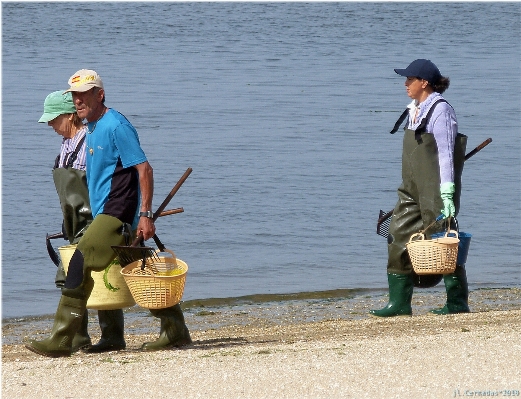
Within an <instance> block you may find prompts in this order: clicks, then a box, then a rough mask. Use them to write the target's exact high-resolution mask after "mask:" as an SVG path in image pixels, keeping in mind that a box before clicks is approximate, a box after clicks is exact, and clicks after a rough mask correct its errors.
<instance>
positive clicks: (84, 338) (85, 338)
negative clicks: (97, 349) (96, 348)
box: [72, 310, 92, 352]
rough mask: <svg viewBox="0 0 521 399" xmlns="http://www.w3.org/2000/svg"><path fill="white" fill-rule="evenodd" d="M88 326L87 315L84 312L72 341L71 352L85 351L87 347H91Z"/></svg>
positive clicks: (86, 312)
mask: <svg viewBox="0 0 521 399" xmlns="http://www.w3.org/2000/svg"><path fill="white" fill-rule="evenodd" d="M88 324H89V313H88V311H87V310H85V313H84V314H83V319H81V325H80V329H79V330H78V332H77V333H76V334H75V335H74V338H73V339H72V352H77V351H79V350H80V349H86V348H88V347H89V346H91V344H92V342H91V340H90V336H89V331H88V330H87V326H88Z"/></svg>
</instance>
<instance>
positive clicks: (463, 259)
mask: <svg viewBox="0 0 521 399" xmlns="http://www.w3.org/2000/svg"><path fill="white" fill-rule="evenodd" d="M451 236H452V237H455V235H454V233H449V237H451ZM431 237H432V238H433V239H435V238H441V237H445V232H441V233H435V234H433V235H432V236H431ZM458 237H459V244H458V258H457V259H456V264H457V265H464V264H465V263H467V255H468V253H469V247H470V239H471V238H472V234H470V233H464V232H463V231H460V232H458Z"/></svg>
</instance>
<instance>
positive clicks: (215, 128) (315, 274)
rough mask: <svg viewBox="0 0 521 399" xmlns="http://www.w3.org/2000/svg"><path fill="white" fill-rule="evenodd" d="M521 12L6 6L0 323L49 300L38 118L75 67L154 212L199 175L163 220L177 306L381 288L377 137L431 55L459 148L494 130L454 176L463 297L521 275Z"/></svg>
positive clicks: (389, 201)
mask: <svg viewBox="0 0 521 399" xmlns="http://www.w3.org/2000/svg"><path fill="white" fill-rule="evenodd" d="M520 9H521V5H519V4H518V3H510V4H509V3H459V4H458V3H456V4H454V3H435V4H431V3H422V4H421V6H419V5H417V4H412V3H411V4H408V3H340V4H334V3H312V4H304V3H288V4H284V3H261V4H255V3H211V4H206V3H147V4H145V3H3V4H2V39H3V43H2V44H3V46H2V62H3V70H2V84H3V86H2V107H3V114H2V150H3V151H2V216H3V218H2V301H3V302H2V305H3V317H13V316H25V315H42V314H49V313H53V312H54V311H55V309H56V304H57V300H58V296H59V291H58V290H57V289H56V288H55V287H54V274H55V270H56V269H55V266H54V265H53V264H52V262H51V261H50V259H49V258H48V255H47V252H46V249H45V234H46V233H55V232H58V231H59V230H60V225H61V213H60V209H59V204H58V199H57V195H56V192H55V189H54V186H53V183H52V177H51V167H52V163H53V160H54V157H55V156H56V153H57V151H58V148H59V145H60V138H59V137H58V136H57V135H56V134H55V133H54V131H53V130H52V129H51V128H49V127H47V126H45V125H43V124H38V123H37V120H38V118H39V117H40V115H41V112H42V105H43V100H44V99H45V96H46V95H47V94H48V93H49V92H51V91H54V90H58V89H62V88H66V87H67V79H68V78H69V76H70V75H71V74H72V73H74V72H75V71H76V70H78V69H81V68H92V69H95V70H96V71H97V72H99V73H100V75H101V76H102V78H103V81H104V83H105V88H106V92H107V105H108V106H110V107H113V108H115V109H117V110H119V111H120V112H122V113H123V114H125V115H126V116H127V117H128V118H129V119H130V121H131V122H132V123H133V124H134V125H135V126H136V128H137V129H138V132H139V133H140V137H141V142H142V145H143V147H144V149H145V152H146V153H147V156H148V158H149V160H150V162H151V164H152V166H153V167H154V173H155V201H154V207H157V206H159V204H160V203H161V202H162V200H163V199H164V197H165V196H166V195H167V194H168V192H169V191H170V190H171V188H172V187H173V185H174V184H175V183H176V181H177V180H178V179H179V178H180V177H181V175H182V174H183V172H184V171H185V170H186V169H187V168H188V167H192V168H193V172H192V175H191V176H190V177H189V179H188V180H187V181H186V183H185V184H184V185H183V187H182V188H181V190H180V191H179V192H178V194H177V195H176V196H175V197H174V199H173V201H172V202H171V203H170V206H169V207H171V208H174V207H183V208H184V210H185V212H184V213H182V214H178V215H173V216H169V217H167V218H162V219H160V220H159V221H158V222H157V233H158V235H159V237H160V238H161V239H162V241H163V242H164V243H165V244H166V245H167V247H169V248H171V249H173V250H174V251H175V252H176V254H177V256H178V257H179V258H181V259H183V260H185V261H186V262H187V263H188V265H189V267H190V271H189V277H188V281H187V286H186V290H185V297H184V298H185V299H187V300H188V299H197V298H212V297H235V296H242V295H251V294H277V293H293V292H303V291H321V290H335V289H351V288H362V289H367V288H369V289H382V288H386V276H385V267H386V242H385V239H384V238H382V237H380V236H377V235H376V234H375V225H376V219H377V217H378V211H379V210H380V209H383V210H385V211H387V210H390V209H392V207H393V206H394V203H395V201H396V194H395V190H396V188H397V187H398V185H399V183H400V156H401V153H400V152H401V135H400V134H396V135H394V136H392V135H390V134H388V131H389V130H390V129H391V127H392V125H393V124H394V122H395V120H396V118H397V117H398V116H399V114H400V112H401V111H402V110H403V109H404V107H405V105H406V104H407V103H408V102H409V99H408V98H407V96H406V94H405V90H404V86H403V79H402V78H401V77H399V76H398V75H396V74H395V73H394V72H393V68H397V67H405V66H406V65H407V64H408V63H409V62H410V61H412V60H413V59H415V58H430V59H432V60H433V61H434V62H435V63H436V64H437V65H438V66H439V67H440V69H441V71H442V73H443V74H444V75H447V76H449V77H450V78H451V82H452V85H451V88H450V89H449V90H448V91H447V93H446V98H447V100H448V101H449V102H450V103H451V104H452V105H453V106H454V107H455V109H456V112H457V116H458V121H459V125H460V131H461V132H462V133H465V134H467V135H468V136H469V147H468V151H469V150H470V149H472V148H474V147H475V146H477V145H478V144H479V143H481V142H482V141H483V140H485V139H486V138H488V137H492V138H493V140H494V141H493V143H492V144H491V145H490V146H489V147H487V148H486V149H485V150H483V151H482V152H480V153H479V154H478V155H476V156H475V157H474V158H472V159H471V160H469V161H468V164H467V165H466V166H465V172H464V176H463V179H464V192H463V197H462V207H463V208H462V211H461V214H460V217H459V221H460V226H461V228H462V230H463V231H466V232H470V233H472V234H473V238H472V244H471V248H470V253H469V257H468V263H467V268H468V274H469V280H470V284H471V288H476V287H487V286H519V285H520V283H521V278H520V274H521V270H520V269H521V268H520V263H521V256H520V255H521V253H520V243H521V229H520V226H521V225H520V217H521V209H520V202H521V201H520V172H521V167H520V124H521V121H520V111H521V104H520V89H521V82H520V76H521V73H520V72H521V71H520V61H521V56H520V44H519V43H520V36H521V35H520ZM425 16H428V18H427V19H426V17H425ZM462 16H464V18H462ZM57 241H61V242H57ZM54 243H55V244H56V246H58V245H63V244H65V242H64V241H62V240H55V241H54ZM438 288H439V289H440V292H441V291H442V290H443V287H442V286H439V287H438Z"/></svg>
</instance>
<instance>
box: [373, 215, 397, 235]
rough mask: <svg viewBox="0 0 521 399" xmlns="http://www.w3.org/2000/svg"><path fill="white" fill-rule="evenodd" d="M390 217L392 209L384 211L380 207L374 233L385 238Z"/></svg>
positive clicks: (391, 216)
mask: <svg viewBox="0 0 521 399" xmlns="http://www.w3.org/2000/svg"><path fill="white" fill-rule="evenodd" d="M392 218H393V211H389V212H387V213H386V212H384V211H382V210H381V209H380V214H379V215H378V222H377V223H376V234H378V235H379V236H382V237H385V238H387V236H388V235H389V225H390V224H391V219H392Z"/></svg>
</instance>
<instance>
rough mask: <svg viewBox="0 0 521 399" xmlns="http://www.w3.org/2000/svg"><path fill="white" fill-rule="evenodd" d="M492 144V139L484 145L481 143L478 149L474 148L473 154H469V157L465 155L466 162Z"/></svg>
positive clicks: (487, 140)
mask: <svg viewBox="0 0 521 399" xmlns="http://www.w3.org/2000/svg"><path fill="white" fill-rule="evenodd" d="M490 143H492V138H490V137H489V138H488V139H486V140H485V141H484V142H483V143H481V144H480V145H478V146H477V147H476V148H474V149H473V150H472V151H471V152H469V153H468V154H467V155H465V161H466V160H467V159H469V158H470V157H471V156H473V155H475V154H476V153H477V152H478V151H481V150H482V149H483V148H485V147H486V146H487V145H489V144H490Z"/></svg>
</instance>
